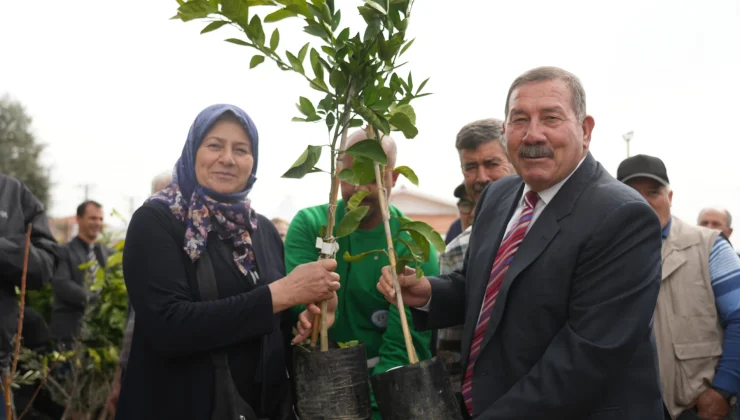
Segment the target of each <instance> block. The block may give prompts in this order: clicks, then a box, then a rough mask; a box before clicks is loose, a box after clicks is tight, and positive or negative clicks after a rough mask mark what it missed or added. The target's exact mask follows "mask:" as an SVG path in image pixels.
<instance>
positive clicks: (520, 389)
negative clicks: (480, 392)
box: [477, 201, 661, 420]
mask: <svg viewBox="0 0 740 420" xmlns="http://www.w3.org/2000/svg"><path fill="white" fill-rule="evenodd" d="M660 249H661V235H660V222H659V221H658V218H657V215H656V214H655V212H654V211H653V210H652V209H651V208H650V207H649V206H648V205H647V204H646V203H645V202H643V201H632V202H628V203H625V204H623V205H621V206H620V207H618V208H617V209H615V210H613V211H612V212H611V213H610V214H609V215H607V217H606V218H605V219H604V221H603V222H602V223H601V225H600V226H599V227H598V228H597V229H596V230H595V231H594V233H593V234H592V235H591V237H590V238H589V240H588V242H587V243H586V245H585V246H584V247H583V248H582V250H581V252H580V254H579V255H578V261H577V265H576V267H575V271H574V273H573V280H572V283H571V293H570V303H569V318H568V321H567V322H566V324H565V325H564V326H563V328H562V329H561V330H560V331H559V332H558V333H557V334H556V335H555V337H554V338H553V339H552V342H551V344H550V345H549V347H548V348H547V350H546V351H545V353H544V354H543V355H542V357H541V358H540V360H539V361H538V362H537V363H536V364H535V365H534V367H533V368H532V369H531V370H530V372H529V373H528V374H527V375H526V376H524V377H522V378H521V379H520V380H519V381H518V382H517V383H516V384H514V386H513V387H512V388H511V389H510V390H509V391H508V392H507V393H506V394H504V395H503V396H502V397H501V398H499V399H498V400H497V401H496V402H495V403H494V404H493V405H491V406H490V407H489V408H488V409H487V410H486V411H484V412H483V413H481V415H480V416H479V417H477V418H478V419H480V420H504V419H506V420H518V419H522V420H523V419H551V418H581V416H582V415H583V414H584V413H586V412H588V410H589V409H591V405H592V404H597V403H598V402H599V401H601V398H602V393H603V391H604V389H605V386H606V385H608V383H607V381H609V378H611V377H614V376H615V375H616V374H617V373H618V372H619V371H620V370H621V369H623V367H624V366H625V365H627V364H628V363H629V361H630V360H631V359H632V357H633V354H634V352H635V349H637V348H639V343H641V342H644V341H645V340H647V339H648V337H649V335H650V334H651V332H652V329H651V321H652V317H653V311H654V309H655V303H656V300H657V298H658V291H659V289H660V273H661V267H660V261H661V259H660ZM564 355H567V357H565V356H564Z"/></svg>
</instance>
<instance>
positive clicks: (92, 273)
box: [87, 245, 99, 286]
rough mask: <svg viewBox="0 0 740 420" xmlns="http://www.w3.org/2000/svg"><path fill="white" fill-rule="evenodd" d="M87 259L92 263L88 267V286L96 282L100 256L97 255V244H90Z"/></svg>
mask: <svg viewBox="0 0 740 420" xmlns="http://www.w3.org/2000/svg"><path fill="white" fill-rule="evenodd" d="M87 261H88V263H89V264H90V265H89V266H88V267H87V275H88V283H87V284H88V286H89V285H91V284H93V283H95V278H96V275H97V273H98V268H99V266H98V257H97V256H96V255H95V245H90V246H89V247H88V252H87Z"/></svg>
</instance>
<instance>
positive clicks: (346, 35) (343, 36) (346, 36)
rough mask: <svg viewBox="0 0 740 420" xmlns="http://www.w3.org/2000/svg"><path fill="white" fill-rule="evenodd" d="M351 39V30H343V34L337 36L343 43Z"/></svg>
mask: <svg viewBox="0 0 740 420" xmlns="http://www.w3.org/2000/svg"><path fill="white" fill-rule="evenodd" d="M348 39H349V28H344V29H342V32H340V33H339V35H338V36H337V40H341V41H342V42H344V41H347V40H348Z"/></svg>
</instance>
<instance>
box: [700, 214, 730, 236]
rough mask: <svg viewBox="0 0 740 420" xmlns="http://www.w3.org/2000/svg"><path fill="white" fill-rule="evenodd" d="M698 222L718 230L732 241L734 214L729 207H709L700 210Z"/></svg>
mask: <svg viewBox="0 0 740 420" xmlns="http://www.w3.org/2000/svg"><path fill="white" fill-rule="evenodd" d="M696 224H697V225H699V226H703V227H705V228H709V229H714V230H718V231H720V232H721V235H722V236H723V237H724V238H725V239H727V242H730V236H731V235H732V215H731V214H730V212H729V211H728V210H727V209H722V208H715V207H707V208H704V209H702V211H700V212H699V217H698V218H697V220H696Z"/></svg>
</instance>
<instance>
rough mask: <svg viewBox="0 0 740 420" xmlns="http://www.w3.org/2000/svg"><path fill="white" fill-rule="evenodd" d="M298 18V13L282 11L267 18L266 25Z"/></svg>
mask: <svg viewBox="0 0 740 420" xmlns="http://www.w3.org/2000/svg"><path fill="white" fill-rule="evenodd" d="M295 16H298V13H296V12H293V11H290V10H288V9H287V8H286V9H280V10H278V11H275V12H272V13H270V14H269V15H267V16H265V23H273V22H278V21H281V20H283V19H286V18H289V17H295Z"/></svg>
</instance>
